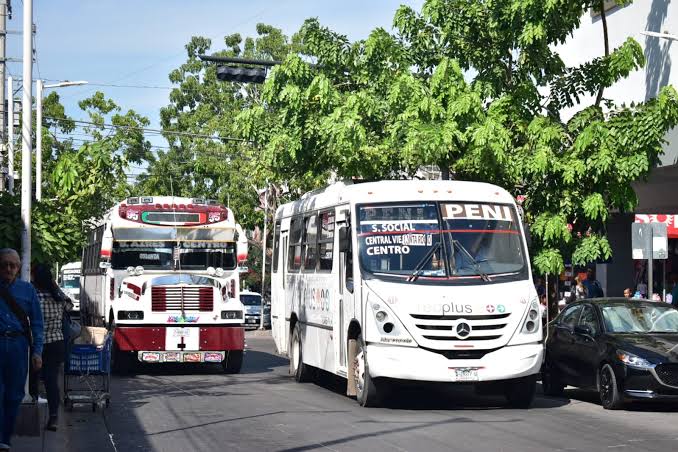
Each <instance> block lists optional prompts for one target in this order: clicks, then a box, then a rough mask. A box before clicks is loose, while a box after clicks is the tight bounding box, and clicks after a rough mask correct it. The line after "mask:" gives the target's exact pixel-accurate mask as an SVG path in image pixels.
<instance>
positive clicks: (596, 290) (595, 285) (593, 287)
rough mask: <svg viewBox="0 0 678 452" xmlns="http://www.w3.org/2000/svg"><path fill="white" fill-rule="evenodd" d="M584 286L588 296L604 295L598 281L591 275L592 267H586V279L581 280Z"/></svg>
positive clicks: (597, 296)
mask: <svg viewBox="0 0 678 452" xmlns="http://www.w3.org/2000/svg"><path fill="white" fill-rule="evenodd" d="M583 284H584V287H586V293H587V295H588V297H589V298H599V297H604V296H605V294H604V293H603V288H602V287H601V285H600V283H599V282H598V281H597V280H596V278H595V276H594V275H593V269H592V268H587V269H586V279H585V280H584V281H583Z"/></svg>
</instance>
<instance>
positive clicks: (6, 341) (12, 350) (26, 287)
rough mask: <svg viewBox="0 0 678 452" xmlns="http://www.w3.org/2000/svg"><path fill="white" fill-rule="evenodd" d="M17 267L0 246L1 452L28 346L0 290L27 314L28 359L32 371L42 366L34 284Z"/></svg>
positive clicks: (23, 380)
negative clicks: (30, 346)
mask: <svg viewBox="0 0 678 452" xmlns="http://www.w3.org/2000/svg"><path fill="white" fill-rule="evenodd" d="M20 268H21V260H20V259H19V254H18V253H17V252H16V251H15V250H13V249H10V248H2V249H0V452H5V451H8V450H9V446H10V439H11V436H12V433H13V432H14V424H15V423H16V418H17V414H18V412H19V406H20V405H21V401H22V400H23V398H24V385H25V383H26V377H27V375H28V349H29V342H28V338H27V337H26V332H25V331H24V326H23V325H22V322H21V320H20V319H19V318H18V317H17V316H16V315H15V314H14V312H13V311H12V308H11V307H10V301H9V300H6V299H5V297H3V296H2V293H3V292H9V294H10V295H11V296H12V297H13V298H14V300H15V301H16V303H17V304H18V305H19V306H20V307H21V308H22V309H23V310H24V312H25V313H26V315H27V316H28V319H29V321H30V329H31V332H32V333H33V348H32V349H31V352H32V356H31V362H32V364H33V368H34V369H35V370H38V369H40V368H41V367H42V358H41V356H42V344H43V324H42V311H41V309H40V302H39V301H38V296H37V294H36V292H35V289H34V288H33V286H32V285H31V284H30V283H28V282H25V281H21V280H18V279H17V275H18V273H19V269H20Z"/></svg>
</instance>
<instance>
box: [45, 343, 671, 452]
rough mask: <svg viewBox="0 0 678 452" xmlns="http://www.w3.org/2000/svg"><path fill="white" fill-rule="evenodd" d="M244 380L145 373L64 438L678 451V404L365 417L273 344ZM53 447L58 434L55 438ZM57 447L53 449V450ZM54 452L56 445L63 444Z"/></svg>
mask: <svg viewBox="0 0 678 452" xmlns="http://www.w3.org/2000/svg"><path fill="white" fill-rule="evenodd" d="M247 343H248V352H247V354H246V358H245V363H244V368H243V372H242V373H241V374H239V375H233V376H231V375H224V374H222V373H220V371H219V368H216V367H190V368H188V367H183V366H175V367H157V366H151V365H148V366H143V367H140V368H139V369H138V373H137V374H136V375H134V376H131V377H124V378H122V377H118V378H114V380H113V397H112V400H111V406H110V407H109V408H108V409H106V410H104V411H103V414H96V415H93V414H92V413H91V408H90V407H76V409H75V412H74V413H72V414H69V415H67V416H66V418H65V420H64V424H65V425H64V426H63V429H61V430H60V435H65V437H64V438H65V439H64V441H65V444H66V446H63V447H66V448H67V450H70V451H96V452H107V451H119V452H123V451H124V452H127V451H177V452H186V451H221V450H228V451H240V450H243V451H269V450H270V451H307V450H332V451H363V450H364V451H380V450H384V451H439V450H440V451H449V450H454V451H473V452H479V451H546V450H549V451H553V450H567V451H610V450H633V451H661V452H667V451H670V450H678V428H677V426H678V407H676V406H670V405H637V406H632V407H631V408H630V409H629V410H627V411H619V412H610V411H605V410H603V409H602V407H601V406H600V405H599V403H597V401H596V395H595V394H592V393H587V392H583V391H577V390H567V391H566V396H567V398H563V399H554V398H547V397H541V396H540V397H538V398H537V400H536V402H535V404H534V406H533V408H531V409H529V410H512V409H506V408H504V407H503V406H502V403H503V399H501V398H496V397H479V396H476V395H475V394H474V392H473V390H472V389H471V388H466V387H464V388H449V387H442V386H426V387H416V388H414V387H412V388H403V389H401V390H399V392H398V394H396V395H395V396H394V397H393V398H392V399H391V400H390V401H389V403H388V406H387V407H385V408H379V409H366V408H361V407H360V406H358V404H357V403H356V402H355V401H354V400H352V399H349V398H347V397H346V396H344V395H343V393H342V391H343V389H344V388H342V384H341V381H337V380H336V379H334V378H332V377H330V376H327V375H325V376H323V377H322V378H321V379H320V380H321V381H320V382H319V383H307V384H298V383H296V382H294V381H293V380H292V378H291V377H289V376H288V374H287V366H288V362H287V359H285V358H281V357H279V356H277V355H276V354H275V350H274V345H273V342H272V340H271V338H270V336H267V337H253V336H251V335H249V336H248V339H247ZM47 441H48V443H49V441H50V438H49V437H47ZM46 449H50V448H49V447H47V448H46ZM52 449H54V448H52Z"/></svg>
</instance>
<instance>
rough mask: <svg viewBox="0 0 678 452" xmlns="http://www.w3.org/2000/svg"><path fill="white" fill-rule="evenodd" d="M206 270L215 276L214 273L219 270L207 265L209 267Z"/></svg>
mask: <svg viewBox="0 0 678 452" xmlns="http://www.w3.org/2000/svg"><path fill="white" fill-rule="evenodd" d="M205 271H206V272H207V274H208V275H210V276H214V275H215V274H216V272H217V271H216V270H215V269H214V267H207V269H206V270H205Z"/></svg>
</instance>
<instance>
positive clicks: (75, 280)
mask: <svg viewBox="0 0 678 452" xmlns="http://www.w3.org/2000/svg"><path fill="white" fill-rule="evenodd" d="M61 287H63V288H64V289H79V288H80V273H65V272H64V273H62V274H61Z"/></svg>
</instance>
